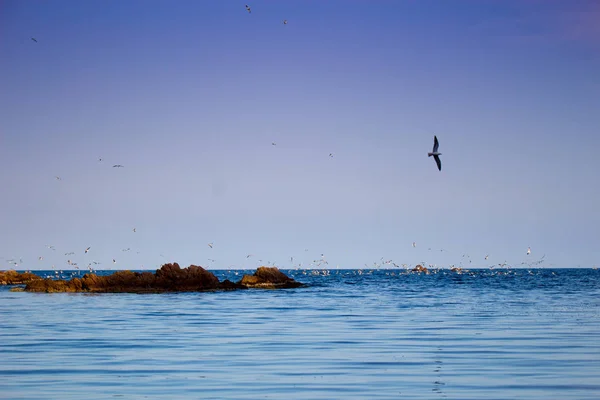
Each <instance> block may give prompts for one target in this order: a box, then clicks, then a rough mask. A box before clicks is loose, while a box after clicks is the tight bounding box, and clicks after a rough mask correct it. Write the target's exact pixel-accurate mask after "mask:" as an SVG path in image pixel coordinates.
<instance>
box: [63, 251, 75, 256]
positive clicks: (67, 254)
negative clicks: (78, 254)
mask: <svg viewBox="0 0 600 400" xmlns="http://www.w3.org/2000/svg"><path fill="white" fill-rule="evenodd" d="M73 254H75V252H74V251H71V252H69V253H65V256H70V255H73Z"/></svg>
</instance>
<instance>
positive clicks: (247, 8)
mask: <svg viewBox="0 0 600 400" xmlns="http://www.w3.org/2000/svg"><path fill="white" fill-rule="evenodd" d="M246 11H248V13H251V12H252V10H250V6H249V5H248V4H246Z"/></svg>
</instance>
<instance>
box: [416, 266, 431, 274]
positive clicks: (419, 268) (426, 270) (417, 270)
mask: <svg viewBox="0 0 600 400" xmlns="http://www.w3.org/2000/svg"><path fill="white" fill-rule="evenodd" d="M412 272H425V273H426V274H428V273H429V270H428V269H427V268H425V267H424V266H422V265H421V264H418V265H417V266H416V267H414V268H413V269H412Z"/></svg>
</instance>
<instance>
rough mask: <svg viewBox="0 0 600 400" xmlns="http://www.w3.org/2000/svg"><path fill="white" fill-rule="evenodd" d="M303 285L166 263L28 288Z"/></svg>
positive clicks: (280, 277) (273, 271)
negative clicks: (230, 276) (221, 276)
mask: <svg viewBox="0 0 600 400" xmlns="http://www.w3.org/2000/svg"><path fill="white" fill-rule="evenodd" d="M299 286H303V285H302V284H301V283H299V282H296V281H295V280H293V279H291V278H289V277H288V276H287V275H285V274H284V273H282V272H280V271H279V270H278V269H277V268H267V267H260V268H259V269H258V270H257V271H256V273H255V274H254V275H246V276H244V278H243V279H242V281H240V282H237V283H234V282H231V281H229V280H225V281H223V282H219V279H218V278H217V277H216V276H215V275H214V274H213V273H212V272H209V271H207V270H205V269H204V268H202V267H199V266H197V265H190V266H189V267H188V268H183V269H182V268H181V267H180V266H179V264H177V263H173V264H165V265H163V266H162V267H161V268H160V269H158V270H157V271H156V273H154V274H152V273H150V272H142V273H140V272H131V271H117V272H115V273H113V274H112V275H107V276H98V275H95V274H85V275H84V276H83V277H82V278H73V279H71V280H70V281H65V280H53V279H37V280H33V281H30V282H29V283H28V284H27V286H26V287H25V290H26V291H29V292H46V293H54V292H96V293H162V292H201V291H210V290H236V289H247V288H249V287H260V288H268V289H278V288H292V287H299Z"/></svg>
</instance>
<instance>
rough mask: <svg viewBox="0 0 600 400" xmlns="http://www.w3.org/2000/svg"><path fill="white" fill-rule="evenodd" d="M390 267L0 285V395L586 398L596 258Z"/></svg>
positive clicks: (596, 343) (597, 299)
mask: <svg viewBox="0 0 600 400" xmlns="http://www.w3.org/2000/svg"><path fill="white" fill-rule="evenodd" d="M214 272H215V274H216V275H217V276H219V278H220V279H223V278H229V279H232V280H238V279H239V278H240V277H241V274H242V272H240V271H231V272H225V271H214ZM401 272H402V271H398V270H379V271H347V270H346V271H336V270H333V271H329V274H327V275H325V274H324V272H323V271H315V272H313V271H286V273H288V275H290V276H292V277H294V278H295V279H297V280H299V281H301V282H305V283H308V284H309V285H310V286H309V287H307V288H300V289H293V290H285V291H283V290H281V291H268V290H247V291H236V292H217V293H181V294H145V295H136V294H62V293H61V294H39V293H25V292H10V291H9V289H8V288H7V287H0V398H2V399H61V400H62V399H84V398H85V399H111V398H125V399H198V398H202V399H259V398H270V399H283V398H286V399H287V398H293V399H336V398H344V399H437V398H446V399H484V398H485V399H600V271H597V270H591V269H587V270H583V269H558V270H545V269H544V270H532V271H527V270H511V271H496V270H494V271H490V270H481V271H474V272H473V273H472V274H469V273H465V274H462V275H457V274H455V273H451V272H449V271H441V272H439V273H437V274H432V275H416V274H409V275H407V274H402V273H401ZM236 273H237V275H236Z"/></svg>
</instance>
